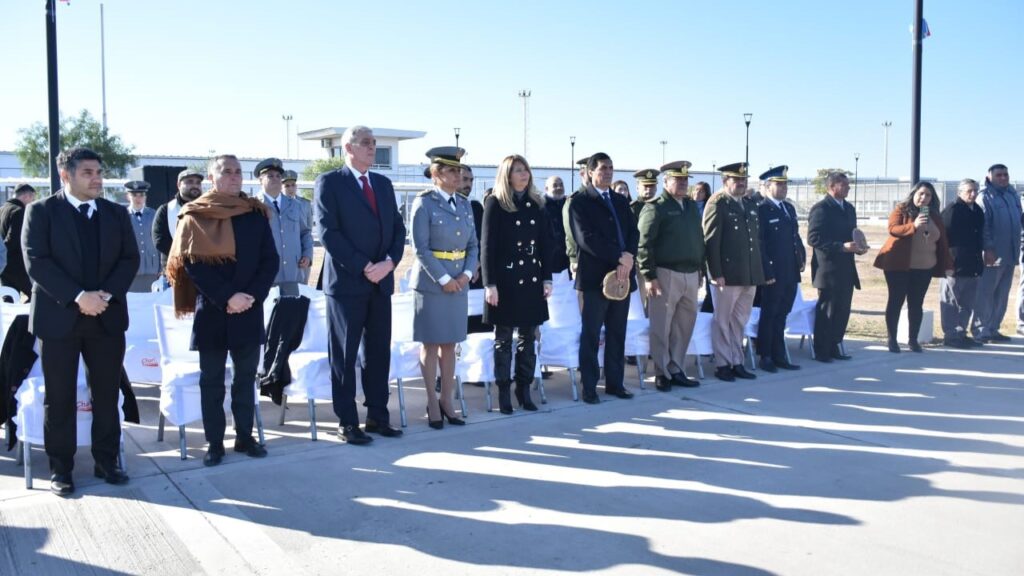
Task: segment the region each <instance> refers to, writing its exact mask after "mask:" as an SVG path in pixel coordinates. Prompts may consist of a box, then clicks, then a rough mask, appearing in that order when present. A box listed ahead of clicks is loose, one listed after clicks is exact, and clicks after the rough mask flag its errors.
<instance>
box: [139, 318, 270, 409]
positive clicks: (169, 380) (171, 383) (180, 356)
mask: <svg viewBox="0 0 1024 576" xmlns="http://www.w3.org/2000/svg"><path fill="white" fill-rule="evenodd" d="M153 313H154V316H155V318H156V331H157V342H158V343H159V345H160V367H161V379H160V413H161V414H163V415H164V417H165V418H167V420H168V421H169V422H171V424H174V425H175V426H183V425H185V424H188V423H190V422H195V421H196V420H200V419H202V417H203V412H202V405H201V404H200V396H199V352H194V351H192V350H189V345H190V342H191V339H192V318H191V317H189V318H183V319H179V318H175V317H174V306H164V305H159V304H158V305H156V306H154V307H153ZM229 362H230V358H229ZM230 367H231V366H230V363H229V365H228V370H225V372H224V381H225V383H228V382H230V381H231V370H230ZM257 401H258V398H257ZM230 406H231V389H230V387H229V388H228V391H227V393H226V394H225V395H224V407H225V411H227V410H229V409H230Z"/></svg>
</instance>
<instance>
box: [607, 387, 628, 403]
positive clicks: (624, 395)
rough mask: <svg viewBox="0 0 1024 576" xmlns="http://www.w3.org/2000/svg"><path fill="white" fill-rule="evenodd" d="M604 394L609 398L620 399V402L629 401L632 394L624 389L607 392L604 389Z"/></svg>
mask: <svg viewBox="0 0 1024 576" xmlns="http://www.w3.org/2000/svg"><path fill="white" fill-rule="evenodd" d="M604 393H605V394H607V395H609V396H615V397H616V398H621V399H622V400H630V399H631V398H633V393H632V392H630V391H629V390H626V389H625V388H619V389H618V390H609V389H607V388H605V390H604Z"/></svg>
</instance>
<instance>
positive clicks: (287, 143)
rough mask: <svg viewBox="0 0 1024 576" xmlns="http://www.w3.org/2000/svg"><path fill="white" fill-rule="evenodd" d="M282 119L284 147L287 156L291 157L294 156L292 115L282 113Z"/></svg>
mask: <svg viewBox="0 0 1024 576" xmlns="http://www.w3.org/2000/svg"><path fill="white" fill-rule="evenodd" d="M281 120H284V148H285V155H284V157H285V158H291V156H292V137H291V134H292V115H291V114H282V115H281Z"/></svg>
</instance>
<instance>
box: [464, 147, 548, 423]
mask: <svg viewBox="0 0 1024 576" xmlns="http://www.w3.org/2000/svg"><path fill="white" fill-rule="evenodd" d="M550 235H551V228H550V226H549V224H548V219H547V213H546V212H545V211H544V197H543V196H542V195H541V194H540V192H538V191H537V188H536V187H535V186H534V184H533V174H532V172H531V171H530V165H529V163H527V161H526V158H523V157H522V156H519V155H517V154H513V155H512V156H507V157H506V158H505V159H504V160H502V161H501V164H499V165H498V174H497V176H496V177H495V183H494V193H493V194H491V195H490V196H489V197H488V198H487V199H486V200H485V201H484V219H483V234H482V244H481V249H480V254H481V261H482V263H483V266H482V272H483V281H484V288H485V290H486V292H485V296H484V298H485V301H486V305H485V307H484V322H486V323H487V324H492V325H494V379H495V381H496V382H497V385H498V406H499V408H500V409H501V413H502V414H511V413H512V399H511V395H510V389H511V385H512V331H513V330H516V331H517V332H518V333H519V336H518V338H517V340H516V353H515V359H516V360H515V382H516V400H518V402H519V406H521V407H522V408H524V409H526V410H536V409H537V406H536V405H535V404H534V403H533V401H532V400H531V399H530V385H531V384H532V383H533V374H534V370H535V368H536V367H537V353H536V349H535V347H534V343H535V341H536V333H537V327H538V326H540V325H541V324H543V323H544V322H545V321H547V319H548V305H547V302H546V301H545V298H547V297H548V296H550V295H551V269H550V263H549V262H547V261H546V260H547V258H545V257H544V255H545V254H548V249H549V246H550V243H551V239H550Z"/></svg>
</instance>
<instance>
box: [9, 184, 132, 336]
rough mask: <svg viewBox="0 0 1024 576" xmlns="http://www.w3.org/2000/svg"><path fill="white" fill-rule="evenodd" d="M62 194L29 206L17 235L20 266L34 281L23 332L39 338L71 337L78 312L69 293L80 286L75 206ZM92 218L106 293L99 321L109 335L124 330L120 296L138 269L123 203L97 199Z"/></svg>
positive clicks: (75, 292)
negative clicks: (26, 328) (21, 252)
mask: <svg viewBox="0 0 1024 576" xmlns="http://www.w3.org/2000/svg"><path fill="white" fill-rule="evenodd" d="M65 194H66V192H64V191H63V190H61V191H60V192H58V193H56V194H54V195H52V196H50V197H49V198H45V199H43V200H39V201H36V202H33V203H32V204H30V205H29V206H28V208H27V209H26V215H25V226H24V229H23V230H22V234H21V243H22V245H23V247H24V252H25V254H24V256H25V269H26V270H27V272H28V275H29V277H30V278H31V279H32V282H34V285H33V286H32V307H31V309H30V314H29V331H30V332H32V333H33V334H35V335H36V337H38V338H42V339H46V338H64V337H67V336H70V335H71V331H72V329H73V328H74V326H75V321H76V319H77V318H78V315H79V311H78V304H76V303H75V297H76V296H78V294H79V292H81V291H82V290H84V289H85V288H84V287H83V286H82V282H83V272H82V248H81V246H79V243H78V235H77V234H76V233H75V230H76V228H75V220H74V218H75V214H74V210H75V208H74V207H73V206H71V203H70V202H68V200H67V198H66V197H65ZM92 217H93V218H98V219H99V222H98V224H99V248H100V253H99V271H98V272H99V274H98V278H99V279H100V283H99V289H101V290H104V291H106V292H109V293H110V294H111V296H112V298H111V300H110V303H109V306H108V307H107V309H106V311H104V312H103V313H102V314H100V315H99V319H100V322H101V323H102V325H103V327H104V328H105V329H106V331H107V333H108V334H111V335H114V334H117V333H118V332H124V331H125V330H127V329H128V305H127V301H126V298H125V294H127V292H128V287H129V286H131V284H132V280H134V279H135V272H136V271H137V270H138V269H139V246H138V244H137V243H136V241H135V232H134V231H133V230H132V223H131V221H130V220H129V218H130V217H129V216H128V210H126V209H125V207H124V206H120V205H118V204H114V203H113V202H109V201H107V200H104V199H103V198H97V199H96V213H95V214H94V215H93V216H92Z"/></svg>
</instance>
